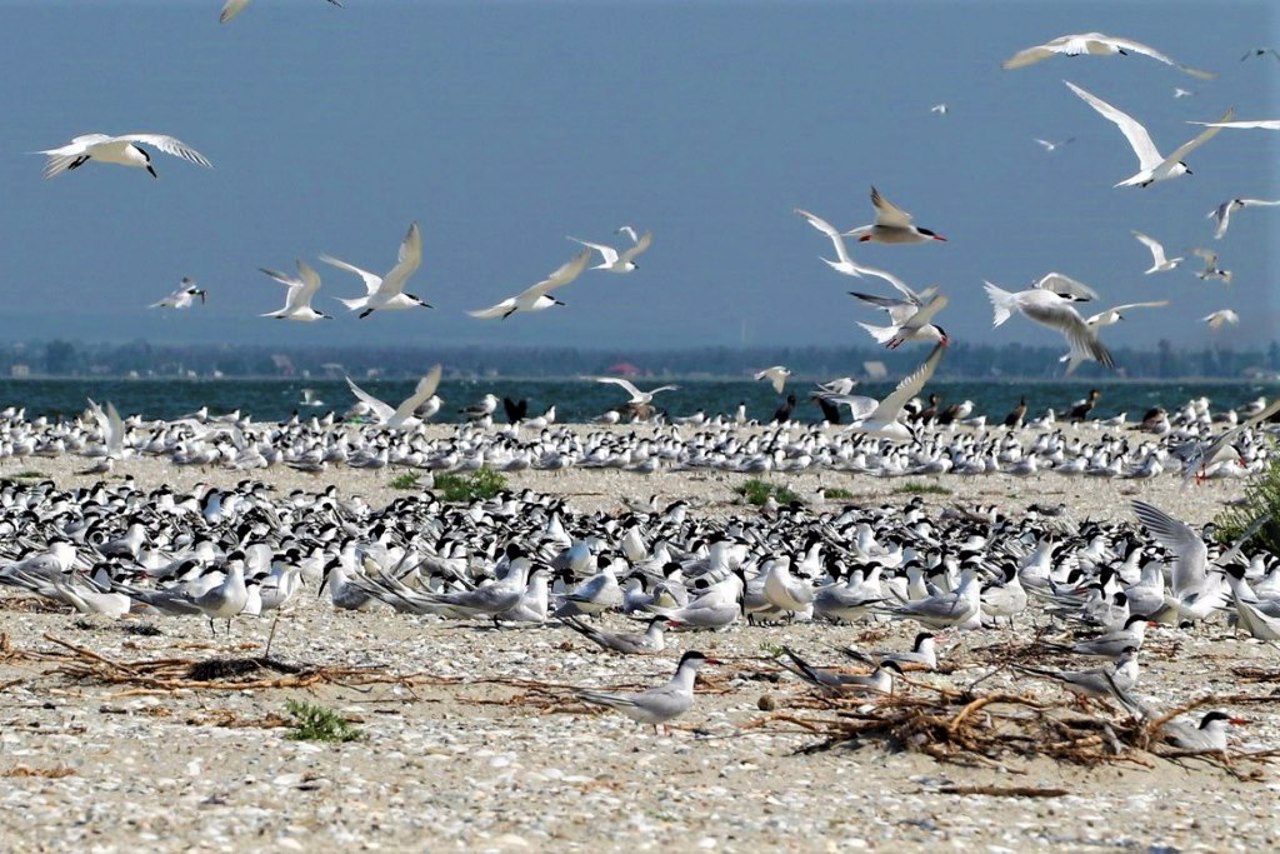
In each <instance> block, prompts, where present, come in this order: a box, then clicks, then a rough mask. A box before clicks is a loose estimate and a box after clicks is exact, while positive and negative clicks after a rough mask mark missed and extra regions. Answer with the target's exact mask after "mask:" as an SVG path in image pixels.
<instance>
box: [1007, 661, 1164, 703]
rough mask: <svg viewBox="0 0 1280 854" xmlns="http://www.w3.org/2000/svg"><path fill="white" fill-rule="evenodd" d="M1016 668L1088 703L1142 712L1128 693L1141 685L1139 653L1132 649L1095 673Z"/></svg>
mask: <svg viewBox="0 0 1280 854" xmlns="http://www.w3.org/2000/svg"><path fill="white" fill-rule="evenodd" d="M1014 667H1015V668H1017V669H1018V670H1021V671H1022V672H1024V673H1030V674H1033V675H1035V676H1042V677H1044V678H1046V679H1052V680H1054V681H1055V682H1059V683H1061V685H1062V687H1064V688H1066V689H1067V690H1068V691H1070V692H1071V693H1073V694H1075V695H1077V696H1079V697H1082V698H1085V699H1094V700H1109V699H1114V700H1117V701H1118V702H1119V703H1120V704H1121V705H1122V706H1124V707H1125V709H1127V710H1129V711H1130V712H1137V711H1138V710H1139V708H1140V707H1139V706H1138V704H1137V702H1136V701H1135V700H1134V699H1133V698H1132V696H1131V695H1130V693H1129V692H1130V691H1131V690H1133V688H1134V686H1136V685H1137V684H1138V651H1137V650H1136V649H1134V648H1133V647H1131V646H1130V647H1126V648H1125V649H1124V651H1123V652H1121V653H1120V654H1119V655H1118V656H1116V660H1115V661H1114V662H1112V663H1111V664H1108V665H1106V666H1105V667H1098V668H1095V669H1093V670H1045V669H1044V668H1040V667H1027V666H1026V665H1022V664H1015V665H1014Z"/></svg>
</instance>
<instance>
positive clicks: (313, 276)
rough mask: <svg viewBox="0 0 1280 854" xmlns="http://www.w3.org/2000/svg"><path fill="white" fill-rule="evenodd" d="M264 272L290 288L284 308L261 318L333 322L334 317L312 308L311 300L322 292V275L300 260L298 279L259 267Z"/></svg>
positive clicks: (285, 298)
mask: <svg viewBox="0 0 1280 854" xmlns="http://www.w3.org/2000/svg"><path fill="white" fill-rule="evenodd" d="M258 269H260V270H261V271H262V272H264V273H266V274H267V275H268V276H270V277H271V278H273V279H275V280H276V281H277V282H279V283H280V284H282V285H285V286H287V287H288V289H289V290H288V292H286V294H285V297H284V308H280V309H276V310H275V311H269V312H267V313H266V314H263V315H259V316H260V317H274V318H275V319H277V320H297V321H302V322H304V323H310V322H311V321H314V320H333V317H332V316H331V315H328V314H324V313H323V312H319V311H316V310H315V309H314V308H312V307H311V300H312V298H313V297H314V296H315V295H316V291H318V290H320V274H319V273H317V272H316V271H315V269H314V268H313V267H312V266H311V265H310V264H308V263H307V262H306V261H303V260H302V259H301V258H299V259H298V278H296V279H295V278H292V277H291V276H287V275H285V274H284V273H280V272H278V271H276V270H268V269H267V268H266V267H259V268H258Z"/></svg>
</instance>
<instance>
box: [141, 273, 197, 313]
mask: <svg viewBox="0 0 1280 854" xmlns="http://www.w3.org/2000/svg"><path fill="white" fill-rule="evenodd" d="M196 297H199V298H200V304H201V305H204V297H205V292H204V289H203V288H199V287H197V286H196V280H195V279H193V278H191V277H190V276H183V277H182V287H180V288H178V289H177V290H176V291H174V292H173V293H171V294H169V295H168V296H167V297H165V298H164V299H162V300H160V301H159V302H153V303H152V304H151V305H150V306H149V308H191V306H192V305H194V304H195V301H196Z"/></svg>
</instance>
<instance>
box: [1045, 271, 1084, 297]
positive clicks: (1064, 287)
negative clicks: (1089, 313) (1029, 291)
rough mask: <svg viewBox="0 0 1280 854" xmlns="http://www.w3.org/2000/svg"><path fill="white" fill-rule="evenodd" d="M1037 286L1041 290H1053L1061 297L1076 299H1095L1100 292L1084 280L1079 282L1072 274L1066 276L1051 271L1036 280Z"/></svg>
mask: <svg viewBox="0 0 1280 854" xmlns="http://www.w3.org/2000/svg"><path fill="white" fill-rule="evenodd" d="M1036 287H1037V288H1040V289H1041V290H1046V291H1052V292H1053V293H1055V294H1057V295H1058V296H1061V297H1070V298H1072V299H1076V300H1094V299H1097V298H1098V292H1097V291H1095V290H1094V289H1093V288H1091V287H1089V286H1088V285H1086V284H1085V283H1084V282H1077V281H1076V280H1075V279H1073V278H1071V277H1070V276H1064V275H1062V274H1061V273H1049V274H1047V275H1045V276H1044V277H1042V278H1041V279H1040V281H1038V282H1036Z"/></svg>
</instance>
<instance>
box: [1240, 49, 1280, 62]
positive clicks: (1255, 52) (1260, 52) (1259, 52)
mask: <svg viewBox="0 0 1280 854" xmlns="http://www.w3.org/2000/svg"><path fill="white" fill-rule="evenodd" d="M1267 54H1271V55H1272V56H1274V57H1275V58H1276V62H1280V52H1277V51H1276V49H1275V48H1273V47H1255V48H1250V49H1249V50H1247V51H1245V53H1244V56H1242V57H1240V61H1241V62H1244V61H1245V60H1246V59H1251V58H1252V57H1255V56H1266V55H1267Z"/></svg>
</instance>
